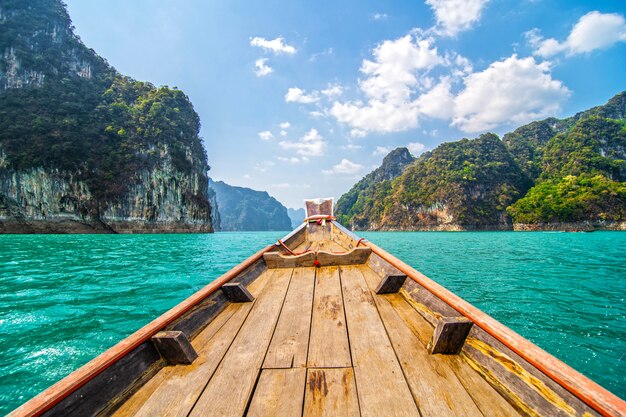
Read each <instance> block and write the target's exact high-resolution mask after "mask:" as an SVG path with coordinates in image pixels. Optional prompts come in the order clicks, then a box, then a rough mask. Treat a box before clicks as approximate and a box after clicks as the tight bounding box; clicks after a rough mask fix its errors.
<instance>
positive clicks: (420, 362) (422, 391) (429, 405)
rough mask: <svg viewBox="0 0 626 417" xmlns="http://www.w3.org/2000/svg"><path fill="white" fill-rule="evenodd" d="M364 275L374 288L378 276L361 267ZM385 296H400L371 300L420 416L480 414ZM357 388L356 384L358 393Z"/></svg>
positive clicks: (416, 315) (449, 370)
mask: <svg viewBox="0 0 626 417" xmlns="http://www.w3.org/2000/svg"><path fill="white" fill-rule="evenodd" d="M363 275H364V276H365V277H366V280H367V282H368V284H369V286H370V288H371V289H372V290H373V289H375V288H376V286H377V284H378V275H377V274H376V273H375V272H373V271H372V270H371V269H369V268H368V269H365V268H363ZM387 297H399V296H398V295H397V294H389V295H384V296H381V295H377V296H375V297H374V299H375V302H376V305H377V307H378V311H379V312H380V316H381V317H382V320H383V322H384V323H385V327H386V329H387V332H388V334H389V338H390V339H391V342H392V344H393V347H394V350H395V352H396V354H397V355H398V359H399V360H400V363H401V365H402V369H403V371H404V375H405V376H406V380H407V382H408V384H409V386H410V388H411V393H412V395H413V398H414V399H415V402H416V403H417V404H418V406H419V410H420V413H421V415H422V417H440V416H482V415H483V414H482V412H481V411H480V410H479V409H478V407H477V406H476V404H475V403H474V401H473V400H472V398H471V397H470V395H469V394H468V393H467V391H466V390H465V387H464V386H463V385H462V384H461V383H460V381H459V380H458V378H457V377H456V375H455V374H454V372H453V371H452V370H451V369H450V368H449V367H448V366H446V364H445V362H443V361H438V360H436V359H437V358H436V357H433V356H431V355H429V354H428V352H427V351H426V349H425V348H424V345H423V344H422V343H421V342H420V340H419V339H418V337H417V336H415V335H414V334H413V332H412V331H411V329H410V328H409V326H408V325H407V324H406V323H405V321H404V320H403V318H402V317H400V315H398V313H397V312H396V311H395V309H394V308H393V306H392V305H391V304H390V303H389V302H388V301H387ZM407 306H408V305H407ZM409 308H410V307H409ZM412 314H413V318H415V319H420V320H421V319H422V318H421V317H420V316H419V315H418V314H417V313H416V312H415V311H414V310H413V312H412ZM357 383H358V380H357ZM360 391H361V387H360V385H359V394H360Z"/></svg>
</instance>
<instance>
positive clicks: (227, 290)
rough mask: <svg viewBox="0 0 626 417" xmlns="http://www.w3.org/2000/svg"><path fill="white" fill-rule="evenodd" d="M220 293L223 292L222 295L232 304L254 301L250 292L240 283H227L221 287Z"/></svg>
mask: <svg viewBox="0 0 626 417" xmlns="http://www.w3.org/2000/svg"><path fill="white" fill-rule="evenodd" d="M222 291H224V295H226V298H228V301H230V302H232V303H249V302H251V301H254V297H253V296H252V294H250V291H248V289H247V288H246V287H244V286H243V284H241V283H240V282H233V283H231V282H227V283H226V284H224V285H222Z"/></svg>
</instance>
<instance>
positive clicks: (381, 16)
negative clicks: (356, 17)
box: [373, 13, 389, 20]
mask: <svg viewBox="0 0 626 417" xmlns="http://www.w3.org/2000/svg"><path fill="white" fill-rule="evenodd" d="M373 17H374V20H387V18H388V17H389V16H387V13H374V16H373Z"/></svg>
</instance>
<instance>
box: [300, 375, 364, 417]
mask: <svg viewBox="0 0 626 417" xmlns="http://www.w3.org/2000/svg"><path fill="white" fill-rule="evenodd" d="M302 415H303V416H304V417H337V416H341V417H359V416H360V412H359V400H358V398H357V392H356V385H355V382H354V370H353V369H352V368H327V369H309V370H308V372H307V379H306V386H305V393H304V411H303V413H302Z"/></svg>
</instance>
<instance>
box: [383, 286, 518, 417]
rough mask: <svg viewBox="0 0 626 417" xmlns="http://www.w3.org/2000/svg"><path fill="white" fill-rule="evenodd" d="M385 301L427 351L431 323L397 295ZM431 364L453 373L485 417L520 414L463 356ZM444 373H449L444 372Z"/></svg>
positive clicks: (438, 359) (435, 359) (438, 358)
mask: <svg viewBox="0 0 626 417" xmlns="http://www.w3.org/2000/svg"><path fill="white" fill-rule="evenodd" d="M384 299H385V300H387V302H388V303H389V304H390V305H391V306H392V307H393V308H394V310H395V311H396V313H397V314H398V315H399V316H400V317H402V319H403V320H404V322H405V324H406V325H407V326H408V327H409V329H411V332H412V333H413V335H415V337H417V338H418V339H419V341H420V343H421V344H422V346H423V347H424V348H425V347H426V345H427V344H428V342H429V340H430V335H431V334H432V333H433V327H432V326H431V325H430V323H429V322H428V321H426V320H425V319H424V318H423V317H421V316H420V315H419V314H417V312H416V310H415V309H414V308H413V306H412V305H411V304H409V303H408V302H407V301H406V299H405V298H404V297H402V296H400V295H398V294H393V295H388V296H385V297H384ZM430 359H431V361H432V363H434V364H436V365H437V366H438V367H439V368H440V369H442V368H449V369H450V370H452V371H453V372H454V374H455V375H456V376H457V378H458V379H459V381H460V382H461V383H462V384H463V386H464V387H465V390H466V391H467V393H468V394H469V395H470V396H471V397H472V399H474V402H475V403H476V405H477V406H478V408H479V409H480V410H481V411H482V413H483V414H484V415H485V416H499V417H506V416H517V415H519V413H518V412H517V411H516V409H515V408H513V406H512V405H511V404H509V402H508V401H507V400H506V399H504V397H502V396H501V395H500V394H499V393H498V392H497V391H496V390H495V389H494V388H493V387H492V386H491V385H490V384H489V383H488V382H487V381H485V380H484V379H483V378H482V377H481V376H480V375H479V374H478V373H476V371H474V370H473V369H472V368H471V367H470V366H469V365H468V364H467V362H466V361H465V359H463V358H462V357H460V356H431V357H430ZM444 372H446V373H447V372H448V371H447V370H445V371H444Z"/></svg>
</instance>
